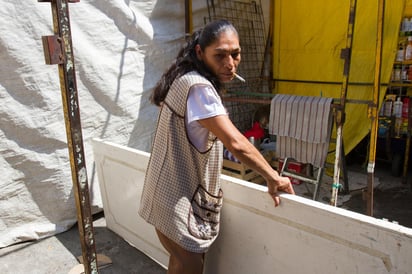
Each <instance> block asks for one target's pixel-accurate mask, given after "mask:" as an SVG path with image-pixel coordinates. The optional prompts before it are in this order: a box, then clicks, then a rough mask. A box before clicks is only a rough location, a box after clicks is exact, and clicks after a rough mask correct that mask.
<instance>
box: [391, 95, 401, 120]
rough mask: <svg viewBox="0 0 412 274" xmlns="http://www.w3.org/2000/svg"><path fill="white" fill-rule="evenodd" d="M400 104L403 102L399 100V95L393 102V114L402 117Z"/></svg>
mask: <svg viewBox="0 0 412 274" xmlns="http://www.w3.org/2000/svg"><path fill="white" fill-rule="evenodd" d="M402 105H403V103H402V101H401V97H400V96H399V97H398V98H396V101H395V102H394V103H393V116H395V117H396V118H402Z"/></svg>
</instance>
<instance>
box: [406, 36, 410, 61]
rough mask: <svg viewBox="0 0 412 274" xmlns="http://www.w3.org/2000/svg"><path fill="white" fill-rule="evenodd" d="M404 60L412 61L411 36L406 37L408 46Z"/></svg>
mask: <svg viewBox="0 0 412 274" xmlns="http://www.w3.org/2000/svg"><path fill="white" fill-rule="evenodd" d="M405 60H412V36H408V44H407V45H406V48H405Z"/></svg>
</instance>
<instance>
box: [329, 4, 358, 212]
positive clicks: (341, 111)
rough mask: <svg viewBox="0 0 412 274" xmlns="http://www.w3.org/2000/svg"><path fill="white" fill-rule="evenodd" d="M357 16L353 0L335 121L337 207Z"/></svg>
mask: <svg viewBox="0 0 412 274" xmlns="http://www.w3.org/2000/svg"><path fill="white" fill-rule="evenodd" d="M355 15H356V0H351V2H350V11H349V23H348V30H347V34H346V48H344V49H342V52H341V58H343V59H344V60H345V63H344V67H343V81H342V87H341V96H340V104H339V105H338V106H337V108H336V113H335V119H336V152H335V165H334V172H333V184H332V195H331V198H330V204H331V205H333V206H336V204H337V199H338V192H339V188H340V187H341V184H340V183H339V178H340V167H341V164H340V160H341V158H342V157H344V156H343V153H344V152H342V147H343V146H342V139H343V137H342V135H343V124H344V122H345V103H346V95H347V93H348V83H349V70H350V61H351V56H352V41H353V29H354V25H355Z"/></svg>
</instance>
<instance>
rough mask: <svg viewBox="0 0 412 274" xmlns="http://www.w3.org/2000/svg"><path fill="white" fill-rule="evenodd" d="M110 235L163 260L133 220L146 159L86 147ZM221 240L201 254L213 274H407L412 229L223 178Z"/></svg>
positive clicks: (146, 228) (102, 146)
mask: <svg viewBox="0 0 412 274" xmlns="http://www.w3.org/2000/svg"><path fill="white" fill-rule="evenodd" d="M93 147H94V153H95V160H96V166H97V167H98V170H97V171H98V176H99V182H100V184H101V188H102V196H103V206H104V211H105V214H106V218H107V224H108V227H109V228H110V229H112V230H113V231H114V232H116V233H118V234H119V235H120V236H122V237H124V238H125V239H126V240H127V241H129V242H130V243H131V244H133V245H134V246H135V247H136V248H138V249H139V250H141V251H142V252H144V253H146V254H147V255H149V256H150V257H152V258H154V259H155V260H156V261H158V262H160V263H161V264H162V265H163V266H165V265H167V261H168V259H167V257H168V256H167V253H166V252H165V251H164V249H163V248H162V247H161V245H160V243H159V241H158V239H157V237H156V234H155V232H154V229H153V227H152V226H150V225H147V224H146V223H145V222H144V221H143V220H142V219H141V218H140V217H138V215H137V209H138V205H139V202H140V193H141V190H142V186H143V179H144V173H145V168H146V166H147V161H148V157H149V154H147V153H142V152H140V151H137V150H132V149H129V148H125V147H121V146H117V145H113V144H110V143H104V142H101V141H99V140H95V141H94V142H93ZM222 188H223V191H224V197H225V198H224V206H223V212H222V226H221V233H220V235H219V237H218V239H217V241H216V242H215V243H214V244H213V246H212V248H211V249H210V252H209V253H208V255H207V258H206V259H207V261H206V269H205V273H206V274H216V273H237V274H242V273H244V274H252V273H257V274H258V273H259V274H262V273H275V272H276V273H408V272H410V270H411V269H412V260H411V259H410V254H412V229H409V228H406V227H403V226H400V225H397V224H393V223H390V222H386V221H382V220H378V219H375V218H372V217H368V216H366V215H362V214H357V213H354V212H351V211H348V210H345V209H340V208H336V207H332V206H328V205H325V204H322V203H319V202H315V201H312V200H309V199H306V198H302V197H299V196H293V195H288V194H284V195H282V204H281V205H280V206H279V207H277V208H275V207H274V206H273V201H272V200H271V198H270V197H269V195H267V194H266V188H265V187H263V186H259V185H256V184H252V183H248V182H245V181H242V180H238V179H235V178H232V177H229V176H225V175H222Z"/></svg>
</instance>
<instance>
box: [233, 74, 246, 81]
mask: <svg viewBox="0 0 412 274" xmlns="http://www.w3.org/2000/svg"><path fill="white" fill-rule="evenodd" d="M234 75H235V77H236V78H237V79H239V80H240V81H242V82H246V80H245V79H244V78H243V77H242V76H240V75H239V74H237V73H235V74H234Z"/></svg>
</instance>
